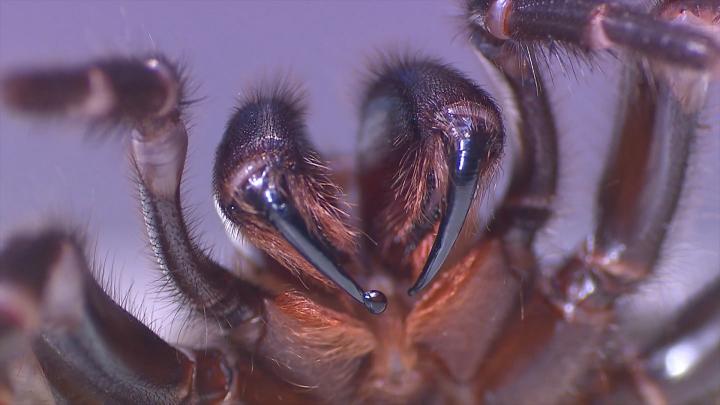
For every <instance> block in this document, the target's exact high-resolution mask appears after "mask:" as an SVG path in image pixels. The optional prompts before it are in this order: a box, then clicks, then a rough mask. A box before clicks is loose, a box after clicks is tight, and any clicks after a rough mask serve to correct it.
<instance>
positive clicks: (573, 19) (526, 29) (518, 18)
mask: <svg viewBox="0 0 720 405" xmlns="http://www.w3.org/2000/svg"><path fill="white" fill-rule="evenodd" d="M677 3H690V4H691V5H692V7H694V8H695V9H696V10H702V11H703V12H704V11H707V12H708V13H715V14H717V13H718V11H720V6H718V5H717V2H715V1H713V0H694V1H689V2H687V1H680V2H677ZM467 11H468V16H469V18H470V20H471V22H472V24H473V25H474V26H476V27H477V29H480V30H484V31H486V32H488V33H490V34H492V35H493V36H495V37H496V38H498V39H501V40H509V41H510V42H522V43H523V44H525V45H527V46H535V45H542V46H549V47H551V49H553V47H554V46H556V45H560V46H563V47H566V48H567V49H570V50H572V49H573V48H575V49H580V50H583V51H584V50H598V49H614V48H617V47H622V48H625V49H629V50H632V51H634V52H638V53H640V54H642V55H644V56H647V57H650V58H653V59H656V60H658V61H663V62H665V63H668V64H670V65H672V66H676V67H681V68H689V69H693V70H697V71H702V72H708V71H709V72H713V74H715V75H718V74H720V39H719V38H718V36H717V35H714V34H711V33H708V32H703V31H702V30H699V29H697V28H696V27H693V26H690V25H686V24H674V23H671V22H668V21H665V20H663V19H661V18H658V17H655V16H651V15H648V14H647V13H646V12H643V11H642V10H636V9H634V8H632V7H629V6H627V5H624V4H622V3H620V2H614V1H603V0H560V1H558V0H469V1H468V2H467Z"/></svg>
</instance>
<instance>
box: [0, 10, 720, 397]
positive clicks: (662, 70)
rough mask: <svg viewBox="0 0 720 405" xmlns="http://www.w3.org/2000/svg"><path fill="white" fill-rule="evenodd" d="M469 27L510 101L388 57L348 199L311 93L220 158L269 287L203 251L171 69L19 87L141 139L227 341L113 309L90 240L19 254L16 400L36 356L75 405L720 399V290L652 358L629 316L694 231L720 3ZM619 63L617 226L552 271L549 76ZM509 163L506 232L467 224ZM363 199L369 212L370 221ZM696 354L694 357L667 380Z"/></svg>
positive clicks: (233, 134)
mask: <svg viewBox="0 0 720 405" xmlns="http://www.w3.org/2000/svg"><path fill="white" fill-rule="evenodd" d="M466 5H467V8H466V20H467V24H468V32H469V39H470V43H471V45H472V47H473V48H474V50H475V52H476V54H477V55H478V57H479V60H480V62H481V64H482V65H483V67H485V68H486V69H487V71H488V72H489V73H490V75H491V76H492V77H493V78H494V80H495V81H496V83H495V84H496V85H497V87H498V88H500V89H501V90H502V91H501V92H500V93H501V94H502V98H498V100H497V101H496V100H494V99H493V98H492V97H491V96H490V95H488V94H487V93H486V92H485V91H484V90H482V89H481V88H480V87H478V86H477V85H476V84H474V83H473V82H472V81H471V80H470V79H469V78H468V77H466V76H465V75H463V74H462V73H460V72H458V71H457V70H455V69H454V68H452V67H450V66H448V65H446V64H444V63H442V62H440V61H437V60H434V59H432V58H426V57H386V58H384V59H383V60H382V61H381V62H380V63H377V64H376V65H375V67H374V68H372V69H371V73H370V75H369V78H368V80H367V83H366V87H365V92H364V94H363V102H362V107H361V111H360V131H359V139H358V144H359V148H358V155H357V159H356V160H357V165H356V168H355V172H354V173H353V175H354V176H342V177H343V178H345V179H349V180H348V184H338V183H337V182H336V181H337V180H335V179H337V178H340V177H341V176H336V175H335V174H336V173H333V172H332V170H331V169H330V168H329V167H328V166H326V164H325V163H324V161H323V159H322V157H321V156H320V154H319V153H318V152H317V151H316V150H315V149H314V148H313V146H312V145H311V144H310V142H309V140H308V135H307V133H306V132H307V129H306V127H305V124H304V114H305V112H304V111H305V108H304V106H303V100H302V97H301V95H300V92H299V91H297V90H295V89H293V88H292V86H276V87H272V88H269V89H261V90H255V91H250V92H248V94H249V95H248V96H247V97H246V98H244V99H243V100H242V101H240V103H239V105H238V107H237V109H236V110H235V112H234V113H233V115H232V117H231V118H230V121H229V123H228V125H227V128H226V131H225V134H224V136H223V139H222V142H221V143H220V145H219V147H218V149H217V155H216V163H215V168H214V173H213V178H214V199H215V203H216V206H217V210H218V213H219V215H220V217H221V219H222V220H223V222H224V223H225V225H226V228H227V231H228V234H229V236H230V237H232V238H245V239H247V240H248V241H250V242H251V243H252V244H254V245H255V246H256V247H257V248H258V249H259V250H261V251H262V255H263V256H262V257H263V260H261V261H253V262H252V263H250V262H248V263H245V265H247V266H251V267H252V268H250V269H228V268H225V267H224V266H223V265H221V264H220V263H218V262H216V261H215V260H214V259H213V258H211V257H210V255H209V253H208V252H207V251H206V250H205V249H203V248H202V247H201V244H200V242H199V241H198V237H197V236H196V235H193V234H192V233H191V232H189V230H188V225H187V220H186V216H185V213H184V212H183V207H182V204H181V198H180V195H181V194H180V183H181V177H182V173H183V168H184V165H185V160H186V155H187V145H188V135H187V130H186V124H185V120H184V114H183V109H184V108H185V107H186V105H187V103H186V101H185V93H186V92H185V89H184V81H183V79H182V77H181V75H180V73H179V72H178V69H177V67H176V66H175V65H174V64H173V63H171V62H169V61H168V60H167V59H165V58H162V57H158V56H153V57H147V58H137V59H132V58H116V59H106V60H102V61H98V62H94V63H89V64H87V65H81V66H76V67H70V68H50V69H45V70H31V69H27V70H21V71H18V72H16V73H11V74H9V75H7V76H6V77H5V78H4V81H3V88H2V96H3V99H4V104H5V106H6V107H7V108H8V109H10V110H12V111H14V112H17V113H28V114H34V115H38V116H55V117H57V116H60V117H71V118H76V119H85V120H88V121H89V122H91V123H92V124H110V125H117V124H120V125H121V127H122V128H125V127H130V129H132V135H131V141H130V142H131V167H132V169H133V170H134V173H135V177H136V179H137V184H138V187H139V196H140V203H141V208H142V215H143V218H144V221H145V225H146V231H147V236H148V240H149V242H150V246H151V248H152V251H153V254H154V256H155V257H156V259H157V263H158V265H159V267H160V270H161V271H162V274H163V277H165V278H166V279H167V285H169V286H170V287H171V288H172V289H173V291H174V295H175V296H176V297H177V298H178V299H179V300H180V303H179V305H181V306H182V307H183V308H187V309H188V310H189V312H190V313H191V314H193V315H197V316H198V319H201V320H205V321H206V322H207V321H208V320H213V321H215V322H216V323H217V325H219V328H218V330H217V331H215V332H216V333H215V335H214V336H213V337H212V338H208V339H206V341H205V342H204V344H203V345H198V346H197V347H185V346H181V345H172V344H170V343H167V342H165V341H163V340H162V339H161V338H159V337H158V336H157V335H156V334H154V333H153V332H152V331H151V330H150V329H149V328H148V327H146V326H145V325H143V324H142V323H141V322H140V321H138V320H137V319H135V318H134V317H133V316H132V315H130V314H129V313H128V312H127V311H126V310H125V309H124V308H123V307H122V306H121V305H118V304H117V303H115V302H114V301H113V300H112V298H111V297H110V296H109V295H108V293H106V292H105V291H104V290H103V288H102V287H101V286H100V284H99V283H98V282H97V281H96V279H95V278H94V277H93V270H92V266H91V265H90V264H88V262H87V261H86V259H85V256H84V248H83V242H82V240H81V238H79V237H78V236H77V234H76V233H74V232H71V231H67V230H64V229H63V228H58V227H53V228H50V229H47V230H44V231H40V232H38V231H35V232H26V233H20V234H17V235H15V236H13V237H11V238H9V239H8V242H7V244H6V246H5V247H4V249H3V250H2V251H0V403H5V402H8V403H10V402H13V401H15V400H19V397H20V395H21V391H22V390H21V389H19V388H17V385H16V383H17V382H16V381H15V378H14V376H15V373H14V372H13V371H14V370H15V368H14V367H17V363H18V362H19V361H20V359H18V357H20V356H19V353H21V352H22V351H23V349H24V348H29V349H30V350H31V351H32V353H33V354H34V356H35V358H36V359H37V363H38V364H39V367H40V368H41V369H42V373H43V375H44V376H45V379H46V382H47V386H48V387H49V392H51V394H52V396H53V397H54V399H55V400H56V401H57V402H58V403H123V404H124V403H221V402H222V403H318V402H320V403H423V404H436V403H437V404H444V403H454V404H455V403H457V404H476V403H488V404H556V403H593V404H618V403H639V402H646V403H650V404H669V403H672V404H674V403H710V402H713V401H718V400H719V399H720V370H719V369H718V364H720V344H718V342H717V339H716V340H715V341H712V340H711V341H709V343H708V338H707V337H708V336H718V335H719V333H720V332H719V331H720V326H719V325H720V300H718V298H717V297H718V296H720V284H719V283H715V285H712V286H709V287H708V288H707V290H706V291H705V292H703V293H702V294H700V295H698V298H697V299H696V300H694V301H693V302H690V303H688V305H687V308H686V310H685V311H684V312H683V313H681V314H680V316H679V317H678V318H677V319H675V320H674V321H673V324H672V325H673V326H672V327H668V328H667V330H666V333H664V334H663V335H662V336H658V337H657V339H654V340H651V341H649V342H647V343H646V344H645V345H644V346H639V347H633V348H632V349H633V350H629V351H628V350H617V347H618V345H616V344H615V343H616V341H617V337H618V336H619V335H618V334H617V328H616V316H615V310H616V307H617V305H616V304H617V302H618V300H620V299H621V298H623V297H624V296H626V295H627V294H628V293H630V292H632V291H634V290H636V289H637V288H638V287H639V286H642V285H643V283H645V282H646V280H648V278H649V277H650V276H651V275H652V274H653V271H654V269H655V268H656V263H657V261H658V257H659V255H660V253H661V249H662V246H663V242H664V240H665V239H666V233H667V224H668V223H669V222H670V221H671V220H672V218H673V216H674V213H675V211H676V207H677V203H678V198H679V195H680V193H681V190H682V186H683V182H684V178H685V169H686V167H687V162H688V160H689V158H690V150H691V146H692V142H693V139H694V137H695V132H696V130H697V128H698V125H699V124H698V116H699V114H700V113H701V112H702V111H703V108H704V105H705V99H706V93H707V89H708V83H709V82H710V81H712V80H715V79H717V78H718V75H720V39H719V38H718V32H719V28H720V27H719V25H718V24H719V22H720V5H719V4H718V2H717V1H715V0H696V1H691V0H688V1H664V2H660V4H658V5H656V6H654V7H653V8H652V9H651V10H644V11H640V10H637V9H634V8H630V7H627V6H625V5H623V4H621V3H616V2H606V1H600V0H581V1H579V0H573V1H570V0H485V1H480V0H474V1H468V2H467V4H466ZM603 49H609V50H612V51H614V52H617V53H618V54H621V55H623V58H624V59H625V64H626V67H625V70H624V74H623V90H622V93H623V94H622V98H621V100H622V102H621V103H619V104H618V109H617V111H616V112H615V115H616V126H615V133H614V138H613V144H612V148H611V153H610V155H609V159H608V161H607V163H606V167H605V174H604V177H603V180H602V183H601V184H600V186H599V189H598V197H597V202H598V213H597V216H596V217H597V224H596V227H595V231H594V233H593V234H592V235H588V237H587V243H586V244H585V245H584V246H582V247H580V248H578V249H577V251H576V252H575V253H573V254H572V255H570V256H569V257H567V258H566V259H565V260H564V261H563V262H562V263H561V264H560V265H559V266H558V268H554V269H545V268H542V267H541V265H540V264H539V263H540V261H539V260H538V258H537V256H536V254H535V251H534V247H533V242H534V240H535V235H536V233H537V232H538V231H539V230H540V229H541V228H542V227H543V226H544V225H545V223H546V222H547V220H548V219H549V218H550V217H551V215H552V213H553V198H554V196H555V193H556V188H557V183H558V181H557V176H558V152H557V149H558V145H557V130H556V125H555V121H554V117H553V113H552V108H551V106H550V104H549V103H548V99H547V96H546V94H545V92H544V88H545V84H544V81H543V78H542V75H541V74H540V72H538V71H537V68H536V67H537V66H538V59H539V58H540V57H541V56H543V55H545V54H546V53H548V52H549V53H550V54H559V53H565V52H567V53H569V54H576V55H583V57H587V58H590V57H591V56H592V52H594V51H597V50H603ZM506 134H507V135H506ZM3 136H10V134H3ZM511 136H512V137H514V138H511ZM511 147H512V148H515V149H513V157H514V160H513V161H512V162H511V163H512V164H511V165H510V166H508V167H510V168H511V172H510V173H506V174H507V175H509V176H510V181H509V186H508V189H507V191H506V192H505V194H504V195H503V196H502V198H501V200H500V201H499V204H498V206H497V207H495V213H494V216H493V217H492V218H491V219H490V221H489V222H488V223H487V224H483V225H484V226H482V227H479V226H471V225H473V223H474V222H477V220H476V219H477V217H478V211H479V203H480V202H481V201H482V200H483V199H484V197H485V194H486V191H488V190H489V189H490V188H491V187H492V186H493V184H494V182H495V179H496V176H497V174H498V171H499V167H500V164H501V161H502V160H503V159H505V158H506V154H505V152H506V151H507V150H508V148H511ZM341 186H344V187H346V186H354V187H355V188H356V189H357V191H358V193H357V194H358V196H359V197H358V199H359V202H358V204H357V205H358V209H357V210H356V211H355V212H351V211H350V210H349V209H348V208H349V207H350V205H349V204H347V203H346V202H345V196H344V195H343V193H342V191H341ZM241 270H247V271H241ZM370 288H376V289H377V290H373V289H370ZM358 304H360V305H358ZM678 347H684V348H688V347H689V348H692V350H694V353H695V354H696V355H695V356H694V357H691V358H685V361H686V364H685V366H686V367H685V368H684V369H683V371H682V372H680V373H677V372H676V371H677V370H675V372H674V373H670V372H669V371H668V370H667V368H666V361H664V360H666V359H667V357H668V356H670V355H671V354H672V352H673V350H675V351H677V348H678Z"/></svg>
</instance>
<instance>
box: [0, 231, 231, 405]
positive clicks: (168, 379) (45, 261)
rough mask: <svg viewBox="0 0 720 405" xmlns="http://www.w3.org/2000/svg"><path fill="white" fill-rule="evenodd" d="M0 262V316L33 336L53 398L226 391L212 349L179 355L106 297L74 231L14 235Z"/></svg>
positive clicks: (193, 395)
mask: <svg viewBox="0 0 720 405" xmlns="http://www.w3.org/2000/svg"><path fill="white" fill-rule="evenodd" d="M0 263H1V264H2V266H1V267H0V288H2V290H3V291H4V292H6V293H7V294H4V295H3V297H4V300H3V302H2V304H1V305H0V314H2V315H0V321H3V322H4V323H7V322H6V321H8V320H13V324H14V325H15V327H14V328H13V329H14V330H15V331H18V332H20V333H22V334H24V335H26V336H27V337H28V338H29V339H30V340H31V341H32V349H33V351H34V353H35V355H36V357H37V359H38V362H39V363H40V366H41V367H42V369H43V372H44V374H45V376H46V377H47V378H48V381H49V383H50V386H51V389H52V392H53V395H54V396H55V398H56V400H57V401H59V402H61V403H66V402H83V403H88V402H97V403H150V402H152V403H161V402H162V403H179V402H182V401H187V400H190V401H194V402H195V401H210V402H214V401H219V400H222V399H223V398H224V397H225V396H226V395H227V393H228V391H229V387H230V381H231V378H232V376H231V374H230V372H229V370H228V369H227V367H226V365H225V364H224V362H223V360H222V359H221V358H220V357H219V355H218V353H217V352H215V351H214V350H206V351H201V352H197V353H195V352H190V351H189V352H188V354H185V353H184V352H183V351H180V350H177V349H175V348H173V347H172V346H170V345H168V344H167V343H165V342H164V341H163V340H162V339H160V338H159V337H158V336H157V335H155V334H154V333H153V332H152V331H150V330H149V329H148V328H147V327H145V326H144V325H143V324H142V323H140V322H139V321H138V320H137V319H135V318H133V317H132V316H131V315H130V314H128V313H127V312H126V311H125V310H124V309H123V308H122V307H120V306H119V305H117V304H116V303H115V302H113V301H112V299H110V297H108V295H107V294H106V293H105V292H104V291H103V289H102V288H101V287H100V286H99V285H98V284H97V282H96V281H95V280H94V278H93V275H92V274H91V271H90V269H89V268H88V266H87V264H86V262H85V259H84V257H83V254H82V248H81V246H80V244H79V243H78V241H77V239H76V238H75V237H73V236H71V235H69V234H68V233H66V232H63V231H55V230H53V231H46V232H44V233H41V234H37V235H30V236H19V237H15V238H13V239H12V240H11V241H10V242H9V243H8V245H7V246H6V247H5V249H4V250H3V251H2V252H1V253H0ZM21 304H23V305H22V306H20V305H21ZM3 343H5V342H4V341H0V344H3ZM18 347H19V346H17V345H16V346H15V348H16V349H17V348H18Z"/></svg>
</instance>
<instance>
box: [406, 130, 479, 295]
mask: <svg viewBox="0 0 720 405" xmlns="http://www.w3.org/2000/svg"><path fill="white" fill-rule="evenodd" d="M475 138H476V137H474V136H465V137H461V138H460V139H458V140H457V141H456V145H455V146H456V147H455V150H454V153H452V154H451V158H450V159H449V162H448V172H449V174H450V183H449V184H448V190H447V202H448V206H447V211H446V213H445V215H444V216H443V218H442V222H440V228H439V230H438V234H437V236H436V237H435V241H434V242H433V245H432V248H431V249H430V254H429V255H428V258H427V261H426V262H425V266H424V268H423V270H422V273H420V276H419V277H418V279H417V280H416V281H415V284H414V285H413V286H412V288H410V290H408V294H409V295H411V296H412V295H415V294H416V293H418V292H419V291H420V290H422V289H423V288H425V287H426V286H427V285H428V284H430V282H431V281H432V280H433V279H434V278H435V276H436V275H437V273H438V272H439V271H440V269H441V268H442V265H443V263H444V262H445V259H447V257H448V255H449V254H450V251H451V249H452V247H453V245H454V244H455V240H457V238H458V236H459V235H460V231H461V230H462V227H463V224H464V223H465V217H467V215H468V212H469V211H470V206H471V205H472V203H473V200H474V199H475V191H476V190H477V188H478V182H479V180H480V164H481V162H482V160H483V158H482V149H483V148H482V146H481V145H480V144H478V142H477V141H476V140H475Z"/></svg>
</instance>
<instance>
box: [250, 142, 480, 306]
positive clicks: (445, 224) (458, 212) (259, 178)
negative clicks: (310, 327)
mask: <svg viewBox="0 0 720 405" xmlns="http://www.w3.org/2000/svg"><path fill="white" fill-rule="evenodd" d="M454 144H455V145H454V148H453V149H452V152H451V153H450V159H448V172H449V175H450V182H449V185H448V190H447V194H446V201H447V206H446V207H447V208H446V211H445V215H444V216H443V217H442V220H441V222H440V227H439V229H438V234H437V236H436V237H435V241H434V243H433V245H432V248H431V249H430V253H429V255H428V258H427V260H426V262H425V266H424V268H423V270H422V272H421V273H420V276H419V277H418V279H417V280H416V281H415V284H414V285H413V286H412V287H411V288H410V289H409V290H408V294H409V295H411V296H412V295H415V294H417V293H418V292H420V291H421V290H422V289H423V288H425V287H427V285H428V284H430V282H431V281H432V280H433V278H434V277H435V276H436V275H437V274H438V272H439V271H440V269H441V267H442V265H443V263H444V262H445V259H447V257H448V255H449V253H450V250H451V249H452V247H453V244H454V243H455V240H456V239H457V237H458V235H459V234H460V231H461V230H462V227H463V223H464V222H465V217H466V216H467V214H468V212H469V210H470V206H471V204H472V202H473V199H474V196H475V190H476V189H477V187H478V181H479V178H480V167H479V166H480V162H481V160H482V146H481V145H480V142H479V141H478V140H477V139H474V137H472V136H464V137H460V138H459V139H455V140H454ZM271 177H272V176H271V175H270V174H269V173H268V171H267V170H262V171H260V172H259V173H256V174H255V175H253V176H252V178H251V179H249V181H248V183H247V188H246V189H245V195H246V196H247V197H249V202H250V203H251V204H252V205H253V206H254V207H255V209H256V210H257V211H258V212H260V213H261V214H262V215H263V216H264V217H265V218H266V219H267V220H268V222H269V223H270V224H271V225H272V226H273V227H274V228H275V229H276V230H277V231H278V232H279V233H280V234H281V235H282V236H283V237H284V238H285V240H287V241H288V242H289V243H290V244H291V245H292V246H293V247H294V248H295V249H296V250H297V251H298V252H299V253H300V254H301V255H302V256H303V258H305V260H307V261H308V262H309V263H310V264H311V265H312V266H314V267H315V268H316V269H317V270H318V271H319V272H320V273H322V274H323V275H324V276H325V277H327V278H328V279H330V280H331V281H332V282H333V283H334V284H335V285H337V286H338V287H339V288H341V289H342V290H343V291H345V292H346V293H347V294H349V295H350V296H351V297H352V298H353V299H354V300H356V301H358V302H359V303H362V304H363V305H364V306H365V307H366V308H367V310H368V311H370V312H371V313H373V314H381V313H382V312H384V311H385V309H386V307H387V298H386V297H385V294H383V293H382V292H381V291H377V290H369V291H365V290H364V289H362V288H361V287H360V286H359V285H358V283H357V282H356V281H355V280H353V279H352V278H351V277H350V276H349V275H348V274H347V273H345V271H344V270H343V269H342V268H341V267H340V266H339V265H338V264H337V263H335V262H334V261H333V260H332V259H331V258H330V257H328V255H327V254H326V253H325V252H324V244H323V243H322V242H321V241H320V240H318V238H316V237H314V236H313V233H312V232H310V231H309V230H308V229H307V226H306V225H305V221H303V219H302V217H301V215H300V213H299V212H298V211H297V209H296V208H295V207H294V206H293V205H292V204H291V203H289V201H288V199H287V198H286V197H285V196H283V193H281V192H280V191H279V190H278V188H277V187H276V185H275V182H273V181H272V179H271Z"/></svg>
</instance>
